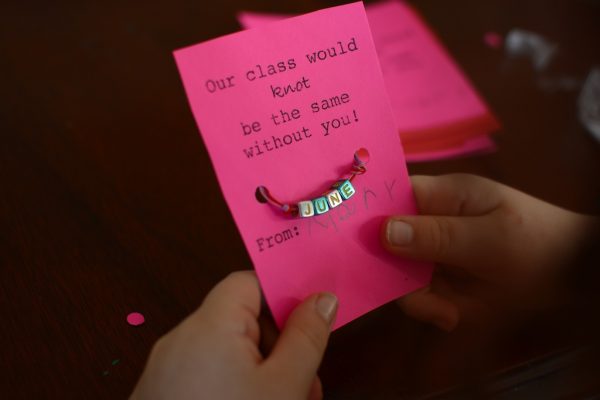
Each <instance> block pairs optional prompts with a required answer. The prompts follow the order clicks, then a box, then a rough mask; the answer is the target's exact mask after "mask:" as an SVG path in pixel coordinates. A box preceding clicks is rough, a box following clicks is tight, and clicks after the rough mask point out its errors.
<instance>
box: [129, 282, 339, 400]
mask: <svg viewBox="0 0 600 400" xmlns="http://www.w3.org/2000/svg"><path fill="white" fill-rule="evenodd" d="M336 310H337V299H336V298H335V296H333V295H332V294H329V293H321V294H315V295H313V296H310V297H309V298H308V299H306V300H305V301H304V302H303V303H302V304H300V305H299V306H298V307H297V308H296V309H295V310H294V312H293V313H292V314H291V315H290V317H289V319H288V321H287V323H286V325H285V327H284V329H283V331H282V332H281V335H280V336H279V339H278V340H277V342H276V344H275V347H274V348H273V351H272V352H271V354H270V355H269V356H268V357H266V358H265V357H263V355H262V354H261V353H260V351H259V349H258V343H259V339H260V335H261V332H260V329H259V325H258V322H257V317H258V314H259V311H260V290H259V286H258V281H257V279H256V276H255V275H254V273H252V272H249V271H245V272H235V273H233V274H231V275H229V276H228V277H227V278H226V279H224V280H223V281H221V282H220V283H219V284H218V285H217V286H216V287H215V288H214V289H213V290H212V291H211V292H210V293H209V294H208V296H207V297H206V299H205V300H204V302H203V304H202V306H201V307H200V308H199V309H198V310H197V311H195V312H194V313H193V314H192V315H190V316H189V317H188V318H187V319H186V320H184V321H183V322H182V323H181V324H180V325H179V326H177V327H176V328H175V329H173V330H172V331H171V332H169V333H168V334H167V335H165V336H164V337H162V338H161V339H159V340H158V342H157V343H156V344H155V345H154V348H153V350H152V353H151V354H150V358H149V360H148V363H147V365H146V369H145V371H144V373H143V374H142V377H141V378H140V381H139V382H138V384H137V386H136V388H135V390H134V392H133V394H132V395H131V399H199V398H203V399H247V400H253V399H261V400H269V399H278V400H286V399H298V400H299V399H302V400H306V399H307V398H310V399H320V398H322V391H321V384H320V381H319V378H318V377H317V369H318V368H319V364H320V363H321V359H322V357H323V353H324V351H325V347H326V345H327V340H328V338H329V332H330V327H331V324H332V322H333V319H334V318H335V313H336Z"/></svg>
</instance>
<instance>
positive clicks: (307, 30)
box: [174, 3, 432, 328]
mask: <svg viewBox="0 0 600 400" xmlns="http://www.w3.org/2000/svg"><path fill="white" fill-rule="evenodd" d="M174 54H175V59H176V62H177V66H178V68H179V72H180V74H181V77H182V80H183V84H184V87H185V90H186V93H187V96H188V99H189V102H190V105H191V108H192V112H193V114H194V117H195V118H196V122H197V124H198V127H199V129H200V132H201V135H202V138H203V139H204V143H205V144H206V147H207V149H208V152H209V154H210V157H211V160H212V162H213V165H214V168H215V172H216V174H217V177H218V179H219V183H220V184H221V189H222V191H223V194H224V196H225V200H226V201H227V203H228V205H229V208H230V210H231V213H232V214H233V217H234V219H235V221H236V223H237V226H238V228H239V230H240V233H241V235H242V238H243V240H244V243H245V245H246V248H247V249H248V252H249V254H250V257H251V258H252V261H253V263H254V267H255V269H256V272H257V274H258V277H259V279H260V282H261V285H262V288H263V291H264V294H265V296H266V300H267V302H268V304H269V306H270V308H271V310H272V312H273V315H274V317H275V320H276V321H277V323H278V325H279V326H282V324H283V323H284V322H285V319H286V318H287V316H288V314H289V313H290V311H291V310H292V309H293V308H294V307H295V306H296V305H297V304H298V303H299V302H300V301H301V300H303V299H304V298H306V297H307V296H309V295H310V294H312V293H315V292H318V291H325V290H326V291H331V292H333V293H335V294H336V295H337V296H338V298H339V301H340V305H339V312H338V317H337V321H336V323H335V328H337V327H340V326H342V325H344V324H346V323H348V322H349V321H351V320H353V319H355V318H357V317H358V316H360V315H362V314H364V313H366V312H368V311H370V310H372V309H374V308H376V307H379V306H381V305H382V304H384V303H386V302H389V301H391V300H393V299H396V298H398V297H400V296H402V295H404V294H406V293H408V292H410V291H413V290H415V289H417V288H419V287H422V286H424V285H426V284H427V283H428V282H429V280H430V277H431V272H432V265H431V264H428V263H418V262H413V261H405V260H399V259H398V258H396V257H392V256H390V255H389V254H387V253H386V252H385V251H384V250H383V249H382V248H381V245H380V243H379V239H378V236H379V228H380V224H381V222H382V221H383V219H384V218H385V217H386V216H388V215H394V214H414V213H415V211H416V209H415V203H414V197H413V193H412V189H411V187H410V181H409V179H408V175H407V171H406V165H405V160H404V155H403V153H402V147H401V144H400V141H399V140H398V135H397V133H396V132H397V130H396V126H395V122H394V119H393V116H392V112H391V109H390V106H389V102H388V98H387V95H386V90H385V88H384V84H383V79H382V76H381V71H380V68H379V63H378V61H377V55H376V53H375V48H374V45H373V41H372V38H371V33H370V31H369V25H368V22H367V18H366V15H365V11H364V7H363V5H362V3H352V4H348V5H345V6H340V7H335V8H330V9H325V10H322V11H317V12H314V13H311V14H307V15H303V16H299V17H295V18H290V19H286V20H283V21H280V22H275V23H273V24H269V25H268V26H264V27H260V28H256V29H251V30H247V31H243V32H238V33H235V34H232V35H228V36H224V37H221V38H218V39H214V40H211V41H208V42H204V43H200V44H197V45H194V46H190V47H187V48H184V49H180V50H177V51H175V53H174ZM361 147H364V148H366V149H368V150H369V152H370V156H371V157H370V158H371V160H370V162H369V164H368V165H367V167H368V172H367V173H366V174H364V175H360V176H357V177H356V179H355V180H354V181H353V185H354V187H355V190H356V193H355V194H354V196H352V197H350V198H349V199H347V200H345V201H344V202H343V203H342V204H341V205H339V206H337V207H335V208H332V209H331V210H330V211H328V212H326V213H325V214H321V215H318V216H314V217H310V218H292V217H289V216H285V215H283V214H282V213H281V211H280V210H278V209H276V208H275V207H272V206H271V205H268V204H262V203H259V202H258V201H257V199H256V197H255V192H256V189H257V187H258V186H261V185H264V186H266V187H267V188H268V189H269V190H270V191H271V193H273V194H274V195H276V196H278V197H280V198H281V200H283V201H284V202H297V201H301V200H310V199H313V198H315V197H318V196H319V195H320V194H322V193H323V192H324V191H325V190H326V189H328V188H329V187H330V185H331V183H333V182H334V181H335V180H337V179H338V178H339V177H340V176H341V175H342V174H343V173H344V172H346V171H348V170H349V168H350V166H351V164H352V159H353V154H354V152H355V151H356V150H358V149H359V148H361ZM207 229H210V228H209V227H208V228H207Z"/></svg>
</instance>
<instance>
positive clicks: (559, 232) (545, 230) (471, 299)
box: [381, 174, 597, 330]
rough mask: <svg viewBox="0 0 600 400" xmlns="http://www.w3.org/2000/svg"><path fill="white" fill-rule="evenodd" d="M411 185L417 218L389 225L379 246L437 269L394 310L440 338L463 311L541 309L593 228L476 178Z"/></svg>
mask: <svg viewBox="0 0 600 400" xmlns="http://www.w3.org/2000/svg"><path fill="white" fill-rule="evenodd" d="M412 183H413V188H414V192H415V197H416V201H417V205H418V208H419V212H420V214H421V215H418V216H392V217H390V218H388V219H387V220H386V222H385V224H384V226H383V229H382V236H381V239H382V243H383V245H384V247H385V248H386V249H387V250H388V251H390V252H392V253H394V254H397V255H398V256H401V257H406V258H413V259H420V260H428V261H434V262H436V263H439V264H442V266H440V267H438V269H437V270H436V272H435V273H434V278H433V281H432V283H431V285H430V286H428V287H426V288H423V289H421V290H418V291H416V292H414V293H411V294H409V295H407V296H405V297H403V298H402V299H400V300H399V304H400V306H401V307H402V308H403V310H404V311H405V313H406V314H408V315H409V316H412V317H414V318H416V319H419V320H422V321H425V322H429V323H432V324H434V325H437V326H438V327H440V328H442V329H444V330H452V329H454V327H455V326H456V325H457V323H458V321H459V318H460V316H461V315H463V314H465V313H468V312H469V311H468V310H469V309H471V310H472V309H474V308H479V309H480V308H481V307H482V306H483V307H486V308H487V307H489V306H490V305H491V306H493V305H495V304H498V303H504V304H508V303H509V301H508V300H511V301H513V302H515V303H520V304H522V303H523V302H526V303H528V304H529V305H531V304H533V303H534V302H539V301H540V299H541V298H542V297H543V296H542V294H543V289H544V288H547V287H548V286H547V284H548V283H550V282H553V281H555V279H556V277H557V275H558V272H559V269H560V267H561V266H562V265H563V263H564V261H565V260H568V258H569V257H572V256H573V255H575V253H576V251H577V250H578V247H579V245H580V244H581V242H582V241H583V239H584V238H585V236H586V233H587V231H588V229H589V228H591V226H592V225H593V224H594V223H597V218H594V217H590V216H585V215H581V214H577V213H574V212H571V211H567V210H564V209H562V208H559V207H556V206H553V205H551V204H548V203H545V202H543V201H541V200H538V199H536V198H534V197H531V196H529V195H527V194H525V193H522V192H519V191H517V190H515V189H512V188H509V187H507V186H505V185H502V184H499V183H497V182H493V181H491V180H488V179H485V178H481V177H478V176H473V175H464V174H455V175H445V176H440V177H429V176H414V177H412ZM532 294H533V296H531V297H529V296H528V295H532ZM511 305H513V304H511Z"/></svg>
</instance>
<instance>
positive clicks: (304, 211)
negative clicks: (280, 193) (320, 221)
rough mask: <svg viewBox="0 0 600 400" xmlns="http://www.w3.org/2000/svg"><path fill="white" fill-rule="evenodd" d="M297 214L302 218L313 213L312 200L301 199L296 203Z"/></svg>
mask: <svg viewBox="0 0 600 400" xmlns="http://www.w3.org/2000/svg"><path fill="white" fill-rule="evenodd" d="M298 214H299V215H300V216H301V217H302V218H308V217H312V216H313V215H315V208H314V207H313V202H312V201H301V202H299V203H298Z"/></svg>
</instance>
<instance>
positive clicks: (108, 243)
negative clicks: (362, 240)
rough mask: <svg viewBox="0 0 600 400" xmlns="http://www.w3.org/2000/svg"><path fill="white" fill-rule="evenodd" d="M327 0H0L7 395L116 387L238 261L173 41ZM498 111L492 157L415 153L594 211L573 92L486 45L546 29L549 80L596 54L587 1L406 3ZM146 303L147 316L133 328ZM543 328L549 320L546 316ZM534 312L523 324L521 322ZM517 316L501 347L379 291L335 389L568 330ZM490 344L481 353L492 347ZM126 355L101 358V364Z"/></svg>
mask: <svg viewBox="0 0 600 400" xmlns="http://www.w3.org/2000/svg"><path fill="white" fill-rule="evenodd" d="M335 4H337V2H330V1H316V0H311V1H309V0H306V1H297V2H280V1H275V0H263V1H253V2H250V1H248V2H243V1H230V2H211V3H207V2H204V1H201V0H195V1H187V0H172V1H146V2H130V3H126V2H115V3H110V4H109V3H107V2H95V1H94V2H93V1H87V2H81V1H79V2H69V1H59V2H48V1H33V2H28V1H16V0H6V1H3V2H2V3H1V4H0V72H1V76H0V82H1V96H0V135H1V136H0V137H1V142H0V339H1V343H2V347H3V348H2V350H1V351H0V367H1V371H2V374H1V376H0V393H2V395H0V396H1V397H3V398H59V397H60V398H79V399H81V398H86V399H88V398H106V399H109V398H110V399H114V398H123V397H125V396H127V395H128V393H129V392H130V391H131V389H132V387H133V385H134V383H135V381H136V379H137V377H138V376H139V374H140V372H141V369H142V366H143V364H144V362H145V359H146V356H147V354H148V352H149V350H150V348H151V346H152V344H153V343H154V341H155V340H156V339H157V338H158V337H159V336H161V335H163V334H164V333H165V332H167V331H168V330H169V329H171V328H172V327H173V326H174V325H175V324H176V323H177V322H178V321H180V320H181V319H182V318H183V317H185V316H186V315H187V314H188V313H190V312H191V311H192V310H194V309H195V308H196V307H197V306H198V304H199V303H200V302H201V300H202V298H203V296H204V295H205V294H206V293H207V291H208V290H209V289H210V288H211V287H212V286H213V285H214V284H215V283H216V282H218V281H219V280H220V279H222V278H223V277H224V276H225V275H227V274H228V273H229V272H230V271H233V270H237V269H248V268H251V264H250V261H249V258H248V256H247V253H246V251H245V249H244V247H243V245H242V241H241V240H240V237H239V235H238V233H237V230H236V228H235V226H234V223H233V220H232V218H231V216H230V214H229V212H228V209H227V207H226V205H225V203H224V202H223V199H222V196H221V194H220V191H219V187H218V185H217V182H216V179H215V176H214V174H213V171H212V167H211V164H210V162H209V159H208V156H207V153H206V150H205V148H204V146H203V144H202V141H201V140H200V138H199V136H198V132H197V129H196V125H195V123H194V121H193V118H192V114H191V112H190V110H189V107H188V104H187V100H186V98H185V93H184V91H183V88H182V85H181V82H180V78H179V75H178V72H177V70H176V67H175V63H174V61H173V58H172V55H171V52H172V50H174V49H176V48H179V47H182V46H185V45H190V44H193V43H196V42H200V41H203V40H206V39H210V38H214V37H217V36H220V35H223V34H227V33H231V32H234V31H237V30H239V26H238V24H237V23H236V21H235V17H234V16H235V13H236V11H238V10H241V9H252V10H257V11H258V10H260V11H274V12H290V13H291V12H294V13H301V12H308V11H312V10H315V9H318V8H323V7H326V6H331V5H335ZM413 4H414V5H415V6H416V8H417V9H419V10H420V11H421V12H422V14H423V15H424V17H425V19H426V20H427V21H428V22H429V23H430V25H431V26H432V27H433V29H434V30H435V31H436V32H437V33H438V34H439V36H440V37H441V38H442V40H443V41H444V43H445V44H446V46H447V47H448V48H449V50H450V51H451V53H452V54H453V55H454V56H455V57H456V59H457V60H458V62H459V63H460V65H461V66H462V67H463V68H464V69H465V71H466V72H467V74H468V75H469V76H470V78H471V79H472V81H473V82H474V84H475V85H476V87H477V88H478V89H479V90H480V92H481V93H482V95H483V96H484V97H485V98H486V99H487V101H488V102H489V104H490V105H491V107H492V108H493V110H494V111H495V112H496V113H497V115H498V117H499V119H500V120H501V122H502V124H503V129H502V132H501V133H500V134H499V135H498V136H497V143H498V145H499V149H500V150H499V151H498V152H497V153H495V154H491V155H487V156H482V157H472V158H465V159H460V160H454V161H443V162H434V163H428V164H419V165H411V166H410V171H411V172H412V173H421V174H422V173H425V174H441V173H448V172H459V171H460V172H470V173H477V174H481V175H485V176H488V177H491V178H494V179H497V180H499V181H501V182H504V183H507V184H509V185H513V186H515V187H517V188H520V189H522V190H525V191H527V192H529V193H531V194H533V195H536V196H539V197H540V198H542V199H545V200H548V201H551V202H554V203H557V204H559V205H561V206H564V207H568V208H571V209H574V210H577V211H582V212H597V211H598V205H599V203H600V201H599V200H600V197H598V192H597V189H598V182H600V180H599V175H600V174H599V171H600V169H599V168H598V167H599V164H600V150H599V149H600V146H599V145H598V143H596V142H595V141H594V140H593V139H592V137H591V136H590V135H589V134H588V133H587V132H586V131H585V129H584V128H583V127H582V125H581V124H580V123H579V122H578V120H577V106H576V99H577V95H578V91H577V90H575V91H559V92H554V93H550V92H547V91H545V90H543V89H542V88H540V86H539V83H538V81H539V79H540V75H539V74H538V73H536V72H535V71H533V69H532V68H531V66H530V64H529V63H528V62H527V61H514V62H509V61H507V60H506V57H505V56H504V54H503V52H502V51H500V50H492V49H490V48H487V47H486V46H485V45H483V43H482V36H483V34H484V32H486V31H488V30H492V31H497V32H500V33H502V34H504V33H506V32H507V31H508V30H510V29H511V28H513V27H520V28H523V29H529V30H532V31H535V32H539V33H541V34H543V35H545V36H547V37H548V38H550V39H551V40H553V41H555V42H558V43H559V44H560V45H561V47H560V54H559V57H558V58H557V60H556V62H555V63H554V64H552V66H551V69H550V70H549V71H547V72H546V73H545V74H546V75H547V76H563V75H569V76H572V77H575V78H577V79H579V80H581V79H583V78H584V77H585V75H586V73H587V71H588V70H589V68H590V67H591V66H593V65H594V64H596V65H598V64H600V45H599V40H598V38H600V23H599V21H600V3H599V2H598V1H593V0H563V1H553V2H547V1H543V0H531V1H524V0H510V1H505V0H495V1H485V2H482V1H477V0H458V1H452V2H448V1H443V2H442V1H436V0H415V1H413ZM131 311H140V312H142V313H144V315H145V316H146V323H145V324H144V325H142V326H140V327H136V328H134V327H130V326H128V325H127V324H126V322H125V316H126V315H127V313H129V312H131ZM541 323H543V322H541ZM534 324H535V323H534ZM528 332H530V331H529V330H527V329H521V330H518V331H517V332H514V334H512V335H507V336H503V337H501V338H499V339H496V341H495V342H494V344H495V345H497V346H492V347H488V345H489V343H484V342H485V341H483V340H478V338H480V336H479V335H478V334H477V328H476V327H469V326H467V327H463V328H461V329H459V330H458V332H456V333H454V334H451V335H446V334H441V333H438V332H436V331H435V330H434V329H432V328H429V327H426V326H424V325H421V324H419V323H416V322H414V321H411V320H408V319H407V318H405V317H404V316H402V314H401V313H400V311H399V310H398V309H397V308H396V307H395V306H394V305H387V306H384V307H382V308H381V309H379V310H376V311H374V312H372V313H370V314H368V315H367V316H365V317H363V318H360V319H359V320H357V321H355V322H353V323H351V324H349V325H348V326H346V327H344V328H342V329H340V330H339V331H338V332H336V333H335V334H334V335H333V338H332V340H331V346H330V349H329V350H328V353H327V355H326V358H325V361H324V363H323V366H322V372H321V376H322V379H323V382H324V385H325V392H326V395H327V397H328V398H330V399H365V398H374V399H388V398H399V397H401V396H419V395H421V394H424V393H428V392H430V391H434V390H438V389H441V388H444V387H447V386H449V385H453V384H457V383H460V382H459V381H458V378H457V377H458V376H460V375H461V373H462V372H465V371H468V370H469V368H472V367H473V365H479V364H477V363H475V361H474V360H477V359H479V358H481V357H480V355H481V354H483V353H485V351H483V350H482V349H488V350H489V349H491V348H493V349H510V350H509V351H493V350H489V353H490V354H489V357H487V361H486V363H485V365H486V366H487V367H489V368H488V369H486V371H496V370H498V369H502V368H506V367H509V366H511V365H513V364H515V363H518V362H520V361H523V360H526V359H528V358H530V357H534V356H537V355H539V354H542V353H543V352H545V351H547V350H552V349H555V348H558V347H559V346H560V345H561V343H563V341H562V339H561V338H560V336H561V335H558V336H559V338H558V339H556V340H555V339H551V338H550V336H551V335H550V336H543V337H532V336H531V334H529V333H528ZM486 354H487V353H486ZM117 359H118V360H120V361H119V362H118V363H117V364H116V365H112V362H113V360H117Z"/></svg>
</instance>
